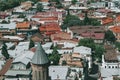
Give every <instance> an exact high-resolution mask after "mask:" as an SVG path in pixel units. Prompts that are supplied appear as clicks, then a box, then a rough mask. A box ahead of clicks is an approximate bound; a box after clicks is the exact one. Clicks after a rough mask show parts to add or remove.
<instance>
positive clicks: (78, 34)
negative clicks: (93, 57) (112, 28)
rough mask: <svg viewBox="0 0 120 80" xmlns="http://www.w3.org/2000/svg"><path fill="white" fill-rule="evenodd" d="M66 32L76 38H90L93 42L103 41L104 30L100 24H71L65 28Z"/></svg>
mask: <svg viewBox="0 0 120 80" xmlns="http://www.w3.org/2000/svg"><path fill="white" fill-rule="evenodd" d="M67 32H68V33H70V34H71V35H73V38H77V39H78V40H80V39H83V38H92V39H93V40H94V42H95V43H103V41H104V35H105V33H104V32H105V30H104V28H103V27H102V26H73V27H70V28H67Z"/></svg>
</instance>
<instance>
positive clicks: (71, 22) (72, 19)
mask: <svg viewBox="0 0 120 80" xmlns="http://www.w3.org/2000/svg"><path fill="white" fill-rule="evenodd" d="M81 23H82V22H81V21H80V19H79V17H77V16H75V15H70V14H69V15H67V16H66V18H65V19H64V21H63V25H62V28H63V29H66V28H67V27H71V26H78V25H81Z"/></svg>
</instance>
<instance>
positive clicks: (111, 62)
mask: <svg viewBox="0 0 120 80" xmlns="http://www.w3.org/2000/svg"><path fill="white" fill-rule="evenodd" d="M105 49H106V53H105V54H104V55H103V56H102V65H101V66H100V72H101V78H103V80H104V78H110V77H113V76H119V75H120V64H119V63H120V56H119V55H120V53H119V52H118V51H117V50H115V49H114V48H113V47H112V46H110V45H105Z"/></svg>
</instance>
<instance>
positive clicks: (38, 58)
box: [32, 43, 49, 65]
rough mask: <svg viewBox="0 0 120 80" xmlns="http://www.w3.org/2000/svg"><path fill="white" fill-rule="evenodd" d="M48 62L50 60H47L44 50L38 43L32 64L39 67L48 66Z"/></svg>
mask: <svg viewBox="0 0 120 80" xmlns="http://www.w3.org/2000/svg"><path fill="white" fill-rule="evenodd" d="M48 62H49V60H48V58H47V55H46V53H45V51H44V49H43V48H42V46H41V44H40V43H38V44H37V49H36V52H35V54H34V56H33V58H32V63H33V64H37V65H43V64H47V63H48Z"/></svg>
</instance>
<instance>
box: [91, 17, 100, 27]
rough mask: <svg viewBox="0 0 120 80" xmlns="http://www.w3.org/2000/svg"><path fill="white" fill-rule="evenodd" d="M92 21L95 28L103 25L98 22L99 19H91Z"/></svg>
mask: <svg viewBox="0 0 120 80" xmlns="http://www.w3.org/2000/svg"><path fill="white" fill-rule="evenodd" d="M90 21H91V25H93V26H100V25H101V23H100V21H98V20H97V19H92V18H90Z"/></svg>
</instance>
